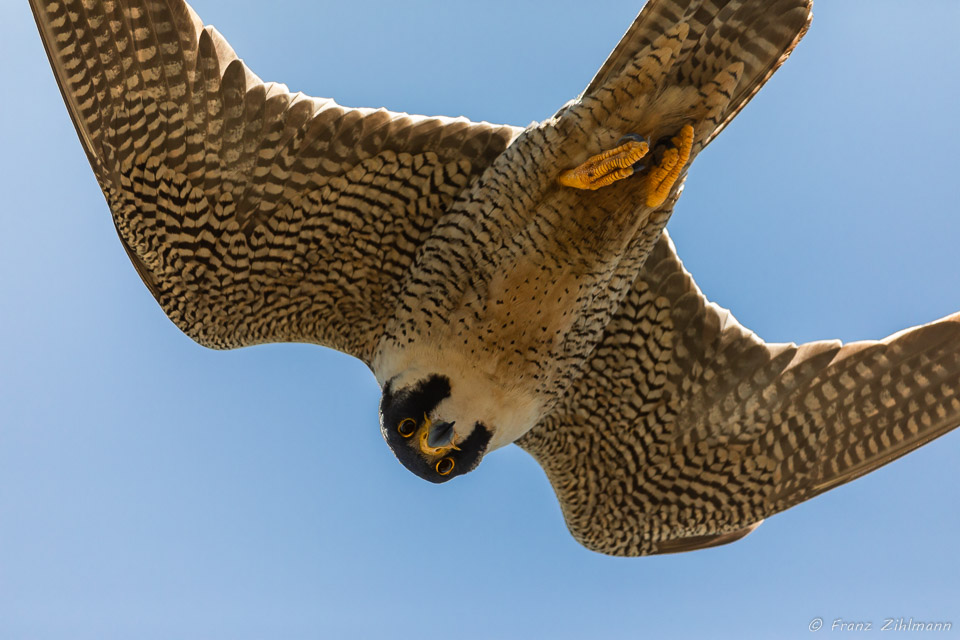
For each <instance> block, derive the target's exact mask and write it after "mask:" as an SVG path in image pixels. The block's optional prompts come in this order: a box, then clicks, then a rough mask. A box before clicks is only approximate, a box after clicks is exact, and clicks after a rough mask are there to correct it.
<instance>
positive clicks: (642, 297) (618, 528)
mask: <svg viewBox="0 0 960 640" xmlns="http://www.w3.org/2000/svg"><path fill="white" fill-rule="evenodd" d="M958 424H960V313H957V314H954V315H952V316H949V317H947V318H943V319H942V320H939V321H936V322H932V323H930V324H928V325H924V326H921V327H915V328H913V329H908V330H905V331H902V332H900V333H898V334H896V335H893V336H890V337H889V338H887V339H885V340H882V341H877V342H874V341H869V342H855V343H850V344H847V345H842V344H841V343H840V342H838V341H824V342H814V343H809V344H804V345H801V346H797V345H794V344H767V343H765V342H763V340H761V339H760V338H758V337H757V336H756V335H755V334H754V333H752V332H750V331H749V330H747V329H745V328H744V327H743V326H741V325H740V324H739V323H738V322H737V321H736V319H735V318H734V317H733V316H732V315H731V314H730V312H729V311H727V310H725V309H722V308H721V307H718V306H717V305H715V304H713V303H711V302H709V301H708V300H707V299H706V298H704V296H703V294H702V293H701V292H700V290H699V289H698V288H697V286H696V284H695V283H694V281H693V279H692V278H691V277H690V274H689V273H687V272H686V271H685V270H684V268H683V265H682V264H681V262H680V260H679V258H677V254H676V252H675V249H674V246H673V243H672V242H671V240H670V239H669V237H668V236H667V234H666V233H665V234H664V235H663V236H662V237H661V239H660V241H659V242H658V243H657V246H656V247H655V249H654V251H653V252H652V254H651V255H650V258H649V259H648V261H647V265H646V268H644V270H643V272H642V274H641V276H640V277H639V278H638V279H637V281H636V282H635V283H634V286H633V288H632V289H631V291H630V293H629V294H628V295H627V297H626V298H625V299H624V301H623V304H622V305H621V306H620V309H619V310H618V311H617V314H616V315H615V316H614V318H613V320H612V321H611V322H610V324H609V325H608V327H607V329H606V331H605V332H604V336H603V339H602V340H601V341H600V343H599V344H598V345H597V348H596V349H595V350H594V352H593V354H592V355H591V357H590V359H589V360H588V362H587V364H586V366H585V367H584V374H583V376H582V377H581V378H580V379H579V380H578V381H577V382H576V383H574V385H573V386H572V387H571V388H570V389H569V391H568V393H567V394H566V396H565V397H564V399H563V400H562V401H561V403H560V404H559V405H558V407H557V409H556V410H555V411H554V412H553V413H552V414H551V415H549V416H547V417H546V418H544V420H543V421H542V422H541V423H540V424H539V425H537V426H536V427H534V428H533V429H532V430H531V431H530V432H529V433H527V434H526V435H525V436H524V437H523V438H522V439H520V440H519V441H518V444H519V445H520V446H521V447H523V448H524V449H526V450H527V451H528V452H530V453H531V454H532V455H533V456H534V457H535V458H536V459H537V461H538V462H540V464H541V465H542V466H543V468H544V469H545V470H546V472H547V476H548V477H549V478H550V481H551V482H552V484H553V487H554V489H555V490H556V492H557V495H558V496H559V498H560V504H561V506H562V509H563V513H564V517H565V518H566V520H567V524H568V526H569V527H570V530H571V532H572V533H573V535H574V536H575V537H576V538H577V540H579V541H580V542H581V543H583V544H584V545H585V546H587V547H589V548H591V549H595V550H597V551H601V552H604V553H608V554H612V555H644V554H651V553H670V552H676V551H687V550H691V549H698V548H703V547H709V546H714V545H717V544H723V543H726V542H731V541H733V540H736V539H738V538H740V537H742V536H744V535H746V534H747V533H749V532H750V531H752V529H753V528H755V527H756V526H757V525H758V524H759V523H760V521H762V520H763V519H764V518H766V517H768V516H770V515H773V514H775V513H777V512H779V511H783V510H784V509H787V508H789V507H791V506H793V505H795V504H797V503H799V502H802V501H804V500H808V499H809V498H812V497H814V496H816V495H817V494H819V493H822V492H824V491H827V490H829V489H832V488H833V487H836V486H838V485H840V484H843V483H845V482H849V481H850V480H853V479H855V478H857V477H859V476H861V475H863V474H865V473H867V472H869V471H872V470H873V469H876V468H877V467H879V466H881V465H884V464H886V463H888V462H890V461H892V460H894V459H896V458H899V457H900V456H902V455H904V454H906V453H909V452H910V451H912V450H914V449H916V448H917V447H919V446H921V445H923V444H925V443H926V442H929V441H930V440H932V439H933V438H936V437H937V436H940V435H942V434H944V433H946V432H947V431H950V430H951V429H953V428H955V427H956V426H957V425H958Z"/></svg>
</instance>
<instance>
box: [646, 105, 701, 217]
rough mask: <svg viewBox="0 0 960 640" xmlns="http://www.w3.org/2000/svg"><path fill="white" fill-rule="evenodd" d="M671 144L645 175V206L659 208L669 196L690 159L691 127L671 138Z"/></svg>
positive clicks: (686, 126)
mask: <svg viewBox="0 0 960 640" xmlns="http://www.w3.org/2000/svg"><path fill="white" fill-rule="evenodd" d="M670 142H671V143H672V144H673V146H672V147H669V148H668V149H667V150H666V151H664V152H663V155H662V156H661V158H660V162H659V163H658V164H656V165H655V166H653V167H652V168H651V169H650V173H649V174H648V175H647V177H646V180H647V202H646V204H647V206H648V207H659V206H660V205H662V204H663V203H664V201H665V200H666V199H667V196H668V195H670V190H671V189H672V188H673V185H674V184H675V183H676V182H677V178H679V177H680V172H681V171H683V167H684V166H685V165H686V164H687V161H688V160H689V159H690V150H691V149H692V148H693V127H692V126H690V125H689V124H687V125H684V126H683V128H682V129H680V133H678V134H677V135H675V136H673V138H671V140H670Z"/></svg>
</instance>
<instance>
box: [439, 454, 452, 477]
mask: <svg viewBox="0 0 960 640" xmlns="http://www.w3.org/2000/svg"><path fill="white" fill-rule="evenodd" d="M451 471H453V458H444V459H442V460H441V461H440V462H438V463H437V473H439V474H440V475H442V476H448V475H450V472H451Z"/></svg>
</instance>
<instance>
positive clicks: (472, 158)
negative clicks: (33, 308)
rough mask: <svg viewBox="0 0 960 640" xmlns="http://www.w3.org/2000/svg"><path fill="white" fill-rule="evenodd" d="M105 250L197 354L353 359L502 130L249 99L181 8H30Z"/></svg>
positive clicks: (324, 104)
mask: <svg viewBox="0 0 960 640" xmlns="http://www.w3.org/2000/svg"><path fill="white" fill-rule="evenodd" d="M30 4H31V7H32V9H33V12H34V16H35V18H36V21H37V25H38V27H39V30H40V34H41V37H42V39H43V42H44V46H45V48H46V50H47V54H48V57H49V58H50V62H51V65H52V66H53V69H54V72H55V75H56V78H57V82H58V84H59V86H60V90H61V92H62V94H63V97H64V100H65V102H66V104H67V107H68V110H69V111H70V116H71V118H72V119H73V122H74V125H75V126H76V129H77V133H78V134H79V136H80V139H81V141H82V143H83V147H84V150H85V151H86V154H87V157H88V159H89V160H90V164H91V166H92V167H93V170H94V173H95V174H96V177H97V179H98V181H99V183H100V185H101V187H102V188H103V191H104V194H105V196H106V198H107V202H108V204H109V205H110V209H111V211H112V213H113V218H114V222H115V224H116V227H117V231H118V233H119V235H120V239H121V241H122V242H123V244H124V247H125V249H126V250H127V252H128V254H129V255H130V258H131V260H132V261H133V263H134V265H135V266H136V267H137V270H138V272H139V273H140V275H141V277H142V278H143V280H144V281H145V283H146V284H147V286H148V287H149V288H150V290H151V292H153V294H154V296H155V297H156V298H157V301H158V302H159V303H160V305H161V307H162V308H163V309H164V311H165V312H166V313H167V315H169V316H170V318H171V319H172V320H173V321H174V322H175V323H176V324H177V326H179V327H180V328H181V329H182V330H183V331H185V332H186V333H187V334H188V335H190V336H191V337H192V338H194V339H195V340H197V341H198V342H200V343H201V344H204V345H207V346H210V347H215V348H232V347H239V346H244V345H249V344H256V343H260V342H277V341H301V342H314V343H319V344H324V345H327V346H331V347H334V348H337V349H340V350H342V351H346V352H348V353H351V354H353V355H355V356H357V357H360V358H361V359H368V358H369V356H370V355H371V351H372V349H373V348H374V346H375V345H376V341H377V339H378V337H379V335H380V333H381V332H382V330H383V324H384V323H385V322H386V320H387V319H388V317H389V315H390V312H391V311H392V310H393V304H394V302H395V295H396V292H395V289H396V287H397V286H398V279H399V278H400V277H402V276H403V275H404V274H405V273H406V271H407V269H408V266H409V264H410V263H411V261H412V260H413V256H414V253H415V251H416V249H417V247H418V246H419V244H420V243H421V242H422V240H423V239H424V238H425V237H426V235H427V234H428V233H429V231H430V229H431V228H432V226H433V225H434V223H435V222H436V221H437V219H438V218H439V217H440V216H441V215H442V214H443V212H444V211H445V210H446V208H447V206H448V205H449V203H450V202H452V200H453V199H454V198H455V197H456V195H457V194H458V193H459V192H460V191H461V190H462V189H463V188H464V187H465V186H467V185H468V184H470V183H471V182H472V181H473V180H474V178H475V177H476V176H477V175H479V173H480V172H482V171H483V169H484V168H486V166H488V165H489V164H490V162H492V160H493V159H494V158H495V157H496V156H497V155H499V154H500V153H501V152H502V151H503V150H504V149H505V148H506V147H507V145H508V144H509V143H510V141H511V140H512V139H513V138H514V137H515V136H516V134H517V132H518V129H515V128H513V127H507V126H497V125H491V124H488V123H472V122H469V121H467V120H465V119H463V118H457V119H453V118H426V117H422V116H410V115H407V114H403V113H393V112H389V111H386V110H383V109H379V110H372V109H350V108H346V107H342V106H340V105H338V104H336V103H335V102H333V101H332V100H320V99H315V98H310V97H307V96H304V95H303V94H291V93H290V92H289V91H288V90H287V88H286V87H285V86H283V85H279V84H275V83H264V82H262V81H261V80H260V79H259V78H258V77H257V76H256V75H254V74H253V73H252V72H251V71H250V70H249V69H248V68H247V67H246V66H245V65H244V64H243V63H242V62H241V61H240V60H239V59H238V58H237V56H236V54H235V53H234V51H233V50H232V49H231V48H230V45H229V44H227V42H226V40H224V39H223V37H222V36H221V35H220V34H219V33H218V32H217V31H216V30H215V29H213V28H212V27H204V26H203V25H202V23H201V21H200V19H199V18H198V17H197V15H196V14H195V13H194V12H193V10H192V9H191V8H190V7H189V6H188V5H187V4H186V3H184V2H182V0H120V1H116V2H110V1H107V0H82V1H81V0H31V2H30Z"/></svg>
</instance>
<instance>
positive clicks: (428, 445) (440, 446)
mask: <svg viewBox="0 0 960 640" xmlns="http://www.w3.org/2000/svg"><path fill="white" fill-rule="evenodd" d="M453 424H454V423H452V422H432V421H431V420H430V419H429V418H427V417H426V416H424V425H423V427H421V429H420V451H422V452H423V453H425V454H427V455H430V456H435V455H439V454H442V453H445V452H447V451H449V450H450V449H456V448H457V443H456V440H455V439H456V435H457V434H456V432H455V431H454V430H453Z"/></svg>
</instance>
